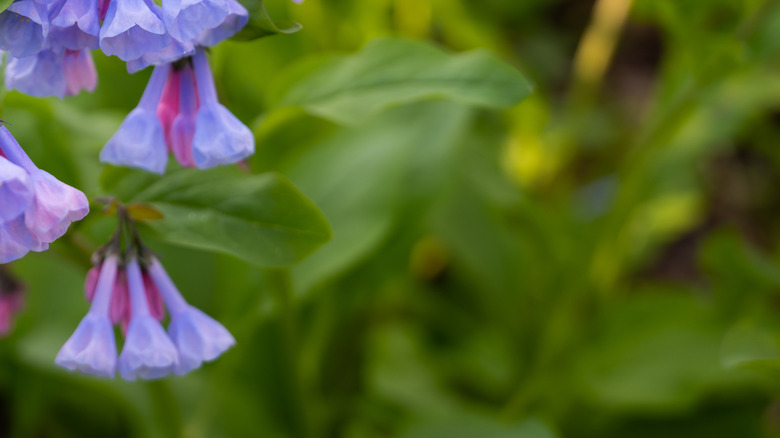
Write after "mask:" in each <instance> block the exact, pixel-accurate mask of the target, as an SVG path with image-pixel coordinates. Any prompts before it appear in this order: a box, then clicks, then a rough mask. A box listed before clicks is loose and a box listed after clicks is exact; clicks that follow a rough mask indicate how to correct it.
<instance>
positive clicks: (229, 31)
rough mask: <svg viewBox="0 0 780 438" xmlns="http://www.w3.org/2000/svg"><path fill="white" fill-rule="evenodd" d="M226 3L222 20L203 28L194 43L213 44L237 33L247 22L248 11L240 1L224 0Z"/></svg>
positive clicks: (200, 44)
mask: <svg viewBox="0 0 780 438" xmlns="http://www.w3.org/2000/svg"><path fill="white" fill-rule="evenodd" d="M226 3H227V15H226V16H225V18H224V20H222V22H221V23H220V24H219V25H217V26H215V27H213V28H208V29H206V30H204V31H203V32H202V33H201V34H200V35H199V36H198V37H197V38H195V43H196V45H199V46H215V45H217V44H219V43H220V42H221V41H223V40H226V39H228V38H230V37H232V36H233V35H235V34H236V33H238V31H239V30H241V29H243V27H244V26H246V24H247V23H248V22H249V12H248V11H247V10H246V8H245V7H243V6H242V5H241V3H239V2H237V1H236V0H226Z"/></svg>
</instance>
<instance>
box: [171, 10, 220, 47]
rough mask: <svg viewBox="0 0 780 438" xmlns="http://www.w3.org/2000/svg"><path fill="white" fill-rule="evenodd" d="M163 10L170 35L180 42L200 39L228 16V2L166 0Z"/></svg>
mask: <svg viewBox="0 0 780 438" xmlns="http://www.w3.org/2000/svg"><path fill="white" fill-rule="evenodd" d="M162 9H163V21H165V27H166V28H167V29H168V33H169V34H170V35H171V36H172V37H173V38H176V39H177V40H179V41H191V40H193V39H195V38H197V37H199V36H200V35H201V34H202V33H203V32H205V31H206V30H208V29H213V28H215V27H217V26H219V25H220V24H222V22H223V21H224V20H225V17H227V16H228V5H227V0H165V1H164V2H163V5H162Z"/></svg>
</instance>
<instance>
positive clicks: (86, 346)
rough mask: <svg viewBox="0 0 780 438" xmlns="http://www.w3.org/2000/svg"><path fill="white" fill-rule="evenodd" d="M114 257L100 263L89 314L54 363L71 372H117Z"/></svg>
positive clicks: (110, 375)
mask: <svg viewBox="0 0 780 438" xmlns="http://www.w3.org/2000/svg"><path fill="white" fill-rule="evenodd" d="M117 264H118V260H117V256H116V255H110V256H108V257H107V258H106V259H105V260H104V261H103V262H102V264H101V266H100V270H99V276H98V279H97V282H96V283H95V288H94V296H93V299H92V305H91V306H90V308H89V313H87V315H86V316H85V317H84V319H82V320H81V323H80V324H79V325H78V327H77V328H76V331H75V332H73V335H72V336H71V337H70V339H68V341H67V342H65V345H63V346H62V348H61V349H60V351H59V353H57V358H56V359H55V360H54V362H55V363H56V364H57V365H59V366H61V367H64V368H67V369H69V370H71V371H76V370H77V371H81V372H82V373H85V374H92V375H95V376H100V377H114V374H115V373H116V342H115V341H114V331H113V329H112V328H111V320H110V319H109V309H110V305H111V295H112V291H113V289H114V283H115V280H116V273H117Z"/></svg>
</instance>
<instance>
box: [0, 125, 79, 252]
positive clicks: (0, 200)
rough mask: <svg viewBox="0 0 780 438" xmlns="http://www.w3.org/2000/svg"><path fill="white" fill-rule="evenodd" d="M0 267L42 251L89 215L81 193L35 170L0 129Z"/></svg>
mask: <svg viewBox="0 0 780 438" xmlns="http://www.w3.org/2000/svg"><path fill="white" fill-rule="evenodd" d="M0 206H2V208H0V263H8V262H10V261H12V260H16V259H18V258H20V257H22V256H23V255H25V254H27V252H29V251H44V250H46V249H48V248H49V244H50V243H51V242H53V241H55V240H56V239H58V238H59V237H60V236H62V235H63V234H65V231H67V229H68V227H69V226H70V224H71V222H73V221H77V220H81V219H82V218H84V216H86V215H87V213H88V212H89V203H88V202H87V197H86V196H84V194H83V193H81V192H80V191H78V190H76V189H74V188H73V187H71V186H69V185H67V184H63V183H62V182H60V181H58V180H57V179H56V178H54V177H53V176H52V175H51V174H49V173H47V172H45V171H43V170H41V169H39V168H38V167H36V166H35V164H34V163H33V162H32V160H30V157H28V156H27V154H25V152H24V150H23V149H22V147H21V146H19V143H17V141H16V139H14V137H13V136H12V135H11V133H10V132H9V131H8V129H7V128H6V127H5V126H2V125H0Z"/></svg>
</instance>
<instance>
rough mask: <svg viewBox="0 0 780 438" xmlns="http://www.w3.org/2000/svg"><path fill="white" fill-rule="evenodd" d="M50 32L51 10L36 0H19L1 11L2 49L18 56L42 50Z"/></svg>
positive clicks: (0, 38)
mask: <svg viewBox="0 0 780 438" xmlns="http://www.w3.org/2000/svg"><path fill="white" fill-rule="evenodd" d="M48 32H49V12H48V10H47V7H46V5H45V4H43V3H41V2H37V1H35V0H17V1H15V2H13V3H11V5H10V6H9V7H8V9H6V10H5V11H3V12H2V13H0V50H4V51H7V52H9V53H10V54H11V55H13V56H16V57H25V56H32V55H35V54H36V53H38V52H40V51H41V49H43V48H44V45H45V43H46V36H47V35H48Z"/></svg>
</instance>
